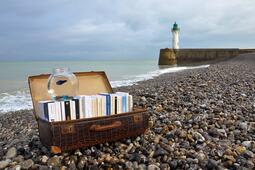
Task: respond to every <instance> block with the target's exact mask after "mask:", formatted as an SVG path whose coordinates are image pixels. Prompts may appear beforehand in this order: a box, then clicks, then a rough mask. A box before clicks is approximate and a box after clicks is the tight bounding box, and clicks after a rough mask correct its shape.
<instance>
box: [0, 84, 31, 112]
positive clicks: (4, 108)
mask: <svg viewBox="0 0 255 170" xmlns="http://www.w3.org/2000/svg"><path fill="white" fill-rule="evenodd" d="M32 106H33V104H32V101H31V96H30V93H29V91H28V90H27V89H24V90H19V91H16V92H14V93H2V94H0V113H5V112H10V111H17V110H25V109H32Z"/></svg>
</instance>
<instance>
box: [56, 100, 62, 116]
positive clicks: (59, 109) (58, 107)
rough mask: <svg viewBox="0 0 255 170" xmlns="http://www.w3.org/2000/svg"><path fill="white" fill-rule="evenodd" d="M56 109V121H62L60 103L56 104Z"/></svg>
mask: <svg viewBox="0 0 255 170" xmlns="http://www.w3.org/2000/svg"><path fill="white" fill-rule="evenodd" d="M55 108H56V121H61V120H62V118H61V103H60V102H59V101H56V102H55Z"/></svg>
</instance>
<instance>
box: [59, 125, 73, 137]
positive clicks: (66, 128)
mask: <svg viewBox="0 0 255 170" xmlns="http://www.w3.org/2000/svg"><path fill="white" fill-rule="evenodd" d="M74 132H75V130H74V126H73V125H64V126H61V133H62V134H63V135H65V134H70V133H74Z"/></svg>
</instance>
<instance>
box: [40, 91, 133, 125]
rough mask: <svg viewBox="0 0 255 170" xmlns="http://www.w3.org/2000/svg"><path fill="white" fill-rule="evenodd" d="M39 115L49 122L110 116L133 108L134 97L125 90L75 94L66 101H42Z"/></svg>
mask: <svg viewBox="0 0 255 170" xmlns="http://www.w3.org/2000/svg"><path fill="white" fill-rule="evenodd" d="M39 110H40V111H39V117H40V118H41V119H44V120H46V121H49V122H54V121H65V120H76V119H83V118H91V117H100V116H109V115H114V114H119V113H124V112H131V111H132V110H133V97H132V95H129V94H128V93H125V92H116V93H100V94H97V95H90V96H89V95H82V96H75V97H74V98H73V99H72V100H66V101H51V100H47V101H40V102H39Z"/></svg>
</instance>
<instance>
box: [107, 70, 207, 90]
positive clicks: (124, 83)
mask: <svg viewBox="0 0 255 170" xmlns="http://www.w3.org/2000/svg"><path fill="white" fill-rule="evenodd" d="M209 66H210V65H201V66H192V67H169V68H164V69H159V70H155V71H151V72H148V73H146V74H140V75H137V76H132V77H129V78H128V79H126V80H117V81H111V82H110V83H111V86H112V87H121V86H131V85H134V84H136V83H138V82H139V81H144V80H149V79H153V78H154V77H157V76H160V75H162V74H165V73H174V72H178V71H183V70H189V69H198V68H207V67H209Z"/></svg>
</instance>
